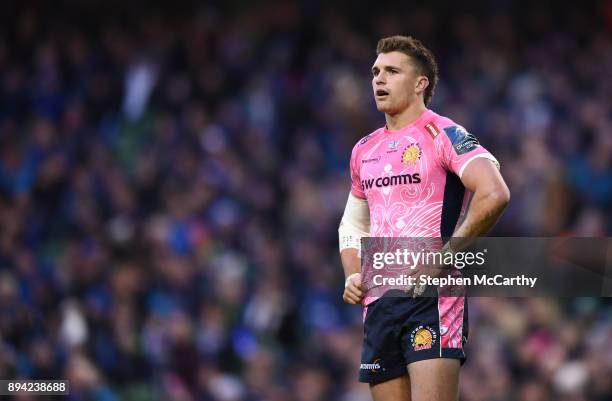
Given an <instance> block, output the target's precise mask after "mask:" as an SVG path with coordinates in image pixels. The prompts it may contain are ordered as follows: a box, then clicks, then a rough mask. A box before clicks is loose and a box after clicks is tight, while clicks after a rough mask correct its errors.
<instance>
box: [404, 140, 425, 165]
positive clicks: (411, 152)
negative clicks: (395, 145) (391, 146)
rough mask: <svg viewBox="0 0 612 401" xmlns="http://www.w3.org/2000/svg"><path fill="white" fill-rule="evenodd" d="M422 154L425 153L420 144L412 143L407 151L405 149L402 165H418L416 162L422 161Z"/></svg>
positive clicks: (407, 147)
mask: <svg viewBox="0 0 612 401" xmlns="http://www.w3.org/2000/svg"><path fill="white" fill-rule="evenodd" d="M422 153H423V151H422V150H421V146H420V145H419V144H418V143H411V144H410V145H408V146H406V149H404V153H403V154H402V163H404V164H406V165H409V166H410V165H413V164H416V162H417V161H419V159H421V154H422Z"/></svg>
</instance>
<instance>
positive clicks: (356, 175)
mask: <svg viewBox="0 0 612 401" xmlns="http://www.w3.org/2000/svg"><path fill="white" fill-rule="evenodd" d="M478 157H486V158H488V159H491V160H492V161H493V162H495V163H496V164H498V163H497V160H496V159H495V157H493V155H492V154H491V153H489V152H488V151H487V150H486V149H485V148H484V147H482V146H481V145H480V144H479V143H478V140H477V139H476V137H474V136H473V135H472V134H470V133H469V132H467V131H466V130H465V128H463V127H462V126H460V125H458V124H456V123H454V122H453V121H452V120H451V119H449V118H446V117H442V116H440V115H438V114H436V113H434V112H433V111H431V110H427V111H425V112H424V113H423V114H422V115H421V116H420V117H419V118H417V119H416V121H414V122H413V123H412V124H410V125H408V126H406V127H404V128H402V129H400V130H398V131H389V130H388V129H387V128H386V127H383V128H379V129H378V130H376V131H374V132H373V133H371V134H370V135H368V136H366V137H364V138H363V139H361V141H359V142H358V143H357V145H355V147H354V148H353V152H352V154H351V162H350V167H351V180H352V186H351V191H352V193H353V195H355V196H356V197H358V198H361V199H366V200H367V201H368V206H369V209H370V236H371V237H450V236H451V235H452V233H453V232H454V230H455V227H456V225H457V223H458V221H460V219H461V217H462V215H463V213H464V212H465V208H466V206H467V201H468V200H469V198H470V196H471V193H469V192H468V191H466V190H465V188H464V186H463V184H462V183H461V180H460V178H461V175H462V174H463V171H464V169H465V167H466V166H467V165H468V163H469V162H470V161H472V160H474V159H475V158H478Z"/></svg>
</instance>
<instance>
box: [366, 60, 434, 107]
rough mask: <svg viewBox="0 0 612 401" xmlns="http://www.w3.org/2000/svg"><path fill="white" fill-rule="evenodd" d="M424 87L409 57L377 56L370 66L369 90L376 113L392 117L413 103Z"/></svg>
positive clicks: (422, 80)
mask: <svg viewBox="0 0 612 401" xmlns="http://www.w3.org/2000/svg"><path fill="white" fill-rule="evenodd" d="M424 86H425V87H426V86H427V78H426V77H424V76H423V75H419V73H418V71H417V69H416V68H415V67H414V65H413V63H412V62H411V60H410V57H409V56H407V55H406V54H404V53H400V52H390V53H381V54H379V55H378V57H377V58H376V61H375V62H374V65H373V66H372V90H373V91H374V99H375V100H376V107H377V108H378V111H382V112H383V113H386V114H390V115H394V114H396V113H399V112H401V111H403V110H404V109H406V108H407V107H408V106H410V104H412V103H413V102H414V101H416V100H417V98H418V96H417V95H418V94H419V93H422V92H423V90H424Z"/></svg>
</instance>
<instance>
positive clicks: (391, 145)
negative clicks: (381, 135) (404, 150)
mask: <svg viewBox="0 0 612 401" xmlns="http://www.w3.org/2000/svg"><path fill="white" fill-rule="evenodd" d="M397 144H398V142H397V141H396V140H395V139H394V140H391V141H389V150H395V149H397Z"/></svg>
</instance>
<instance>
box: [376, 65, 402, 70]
mask: <svg viewBox="0 0 612 401" xmlns="http://www.w3.org/2000/svg"><path fill="white" fill-rule="evenodd" d="M382 68H383V69H384V70H387V71H388V70H398V71H401V67H398V66H396V65H383V66H382ZM380 69H381V67H379V66H377V65H375V66H372V71H374V70H380Z"/></svg>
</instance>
